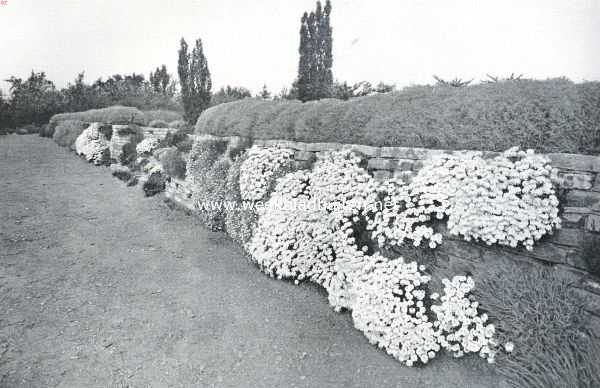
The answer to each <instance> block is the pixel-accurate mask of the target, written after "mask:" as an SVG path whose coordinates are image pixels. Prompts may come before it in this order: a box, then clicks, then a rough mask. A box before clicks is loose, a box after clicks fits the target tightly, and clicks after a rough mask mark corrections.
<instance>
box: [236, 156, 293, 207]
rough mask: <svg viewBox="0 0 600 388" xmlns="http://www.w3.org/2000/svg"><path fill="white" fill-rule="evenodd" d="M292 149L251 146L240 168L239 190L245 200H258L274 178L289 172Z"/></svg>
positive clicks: (264, 194) (291, 161)
mask: <svg viewBox="0 0 600 388" xmlns="http://www.w3.org/2000/svg"><path fill="white" fill-rule="evenodd" d="M293 157H294V151H292V150H289V149H285V148H273V147H269V148H261V147H257V146H253V147H251V148H250V149H249V150H248V151H247V153H246V156H245V159H244V162H243V164H242V166H241V170H240V192H241V194H242V199H243V200H246V201H260V200H262V199H264V198H265V197H266V195H267V193H268V192H269V190H270V188H271V186H272V184H273V183H274V181H275V179H276V178H278V177H279V176H282V175H284V174H285V173H286V172H289V171H290V169H291V167H292V163H293Z"/></svg>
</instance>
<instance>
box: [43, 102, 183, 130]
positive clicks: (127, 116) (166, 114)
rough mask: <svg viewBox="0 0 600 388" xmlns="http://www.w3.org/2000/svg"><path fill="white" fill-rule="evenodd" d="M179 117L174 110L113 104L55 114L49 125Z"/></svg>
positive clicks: (124, 122)
mask: <svg viewBox="0 0 600 388" xmlns="http://www.w3.org/2000/svg"><path fill="white" fill-rule="evenodd" d="M181 118H182V116H181V114H180V113H179V112H174V111H168V110H151V111H144V112H142V111H141V110H139V109H137V108H133V107H129V106H120V105H115V106H111V107H108V108H102V109H90V110H86V111H84V112H72V113H60V114H56V115H54V116H52V117H51V118H50V126H51V127H52V128H56V126H57V125H58V123H59V122H61V121H65V120H78V121H83V122H86V123H94V122H98V123H104V124H137V125H147V124H148V123H150V122H151V121H153V120H163V121H166V122H169V121H174V120H180V119H181Z"/></svg>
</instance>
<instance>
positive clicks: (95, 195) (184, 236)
mask: <svg viewBox="0 0 600 388" xmlns="http://www.w3.org/2000/svg"><path fill="white" fill-rule="evenodd" d="M0 220H1V221H0V222H1V223H0V386H1V387H171V386H173V387H188V386H207V387H212V386H214V387H288V386H289V387H406V388H409V387H410V388H417V387H436V388H440V387H461V388H467V387H496V386H498V378H497V377H496V376H495V375H494V373H493V371H492V370H490V369H488V367H487V365H486V364H485V362H484V361H483V360H481V359H479V358H476V357H475V358H466V359H461V360H455V359H452V358H450V357H442V358H440V359H437V360H434V362H432V363H431V364H430V365H428V366H427V367H424V368H408V367H404V366H402V365H401V364H400V363H398V362H397V361H395V360H394V359H392V358H391V357H389V356H387V355H386V354H385V353H384V352H383V351H381V350H378V349H377V348H376V347H374V346H372V345H370V344H369V343H368V341H367V340H366V339H365V338H364V337H363V336H362V334H361V333H360V332H359V331H357V330H355V329H354V328H353V326H352V321H351V317H350V315H349V314H348V313H345V314H338V313H335V312H333V311H332V310H331V308H329V306H328V305H327V299H326V297H325V294H324V292H323V291H322V290H319V289H317V288H316V287H314V286H311V285H301V286H294V285H293V284H291V283H289V282H283V281H277V280H272V279H270V278H268V277H266V276H264V275H262V274H261V273H260V272H259V271H258V270H257V269H256V268H255V267H254V266H253V265H252V264H250V263H249V262H248V261H247V259H246V258H245V257H244V255H243V253H242V251H241V249H240V248H239V247H238V246H236V245H235V244H233V243H232V242H230V241H229V240H228V239H227V238H226V236H225V235H223V234H219V233H212V232H209V231H207V230H206V229H203V228H202V226H201V225H200V224H199V223H198V222H197V220H196V219H195V218H194V217H192V216H187V215H185V214H184V213H183V212H181V211H174V210H171V209H170V208H169V207H168V206H167V205H166V204H165V203H164V202H163V198H162V197H161V196H157V197H154V198H144V197H143V195H142V192H141V189H140V188H139V187H135V188H128V187H125V185H124V184H123V183H121V182H120V181H118V180H116V179H115V178H113V177H111V176H110V173H109V171H108V169H107V168H106V167H94V166H93V165H90V164H87V163H86V162H85V161H83V160H82V159H79V158H77V157H76V156H75V155H74V154H72V153H69V152H68V151H67V150H65V149H63V148H59V147H58V146H57V145H55V144H54V143H53V142H52V141H51V140H49V139H42V138H40V137H37V136H33V135H30V136H17V135H9V136H2V137H0Z"/></svg>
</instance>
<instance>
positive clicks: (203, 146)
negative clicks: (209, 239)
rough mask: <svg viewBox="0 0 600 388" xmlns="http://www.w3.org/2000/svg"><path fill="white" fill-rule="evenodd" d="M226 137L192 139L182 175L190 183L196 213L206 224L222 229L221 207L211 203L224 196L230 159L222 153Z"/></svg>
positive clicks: (212, 227)
mask: <svg viewBox="0 0 600 388" xmlns="http://www.w3.org/2000/svg"><path fill="white" fill-rule="evenodd" d="M226 150H227V141H225V140H222V139H213V138H207V139H200V140H198V141H196V142H195V143H194V145H193V147H192V150H191V152H190V156H189V159H188V162H187V168H186V169H187V175H186V179H187V180H188V181H189V182H190V183H191V185H192V200H193V201H194V204H195V205H196V206H198V210H199V216H200V218H201V219H202V220H203V221H204V223H205V224H206V226H207V227H209V228H210V229H212V230H222V229H223V228H224V224H225V210H224V209H223V208H222V207H219V206H216V207H213V206H211V204H218V203H219V202H221V205H222V201H223V200H224V199H225V196H226V189H225V185H226V179H227V174H228V172H229V167H230V166H231V162H230V161H229V159H228V158H227V157H224V154H225V151H226Z"/></svg>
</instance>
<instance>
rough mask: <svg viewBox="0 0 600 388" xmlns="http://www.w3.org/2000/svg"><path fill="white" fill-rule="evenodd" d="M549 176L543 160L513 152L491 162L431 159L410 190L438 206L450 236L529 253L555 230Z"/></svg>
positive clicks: (465, 157) (475, 155)
mask: <svg viewBox="0 0 600 388" xmlns="http://www.w3.org/2000/svg"><path fill="white" fill-rule="evenodd" d="M551 176H552V167H551V166H550V164H549V160H548V159H547V158H545V157H544V156H542V155H537V154H535V153H534V152H533V151H532V150H527V151H522V150H520V149H519V148H517V147H515V148H511V149H509V150H507V151H505V152H504V153H502V154H501V155H499V156H497V157H494V158H492V159H484V158H483V157H482V154H481V153H480V152H470V153H464V154H460V155H442V156H438V157H434V158H433V159H432V160H431V161H430V162H429V163H428V164H427V165H426V166H425V167H424V168H423V169H422V170H421V171H420V172H419V173H418V174H417V176H416V177H415V178H414V179H413V181H412V182H411V184H410V190H411V192H412V193H413V194H416V195H418V196H419V197H420V200H419V201H423V200H426V201H428V202H433V203H437V204H438V207H439V211H440V213H444V214H446V215H447V216H448V222H447V226H448V231H449V233H451V234H453V235H461V236H463V237H464V239H465V240H467V241H470V240H481V241H483V242H485V243H486V244H488V245H492V244H499V245H506V246H510V247H513V248H515V247H517V246H519V245H523V246H524V247H525V248H526V249H528V250H531V249H533V244H534V243H535V242H536V241H538V240H539V239H540V238H541V237H542V236H544V235H546V234H548V233H552V231H553V230H554V229H556V228H560V218H559V216H558V198H557V197H556V193H555V190H554V185H553V182H552V177H551Z"/></svg>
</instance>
